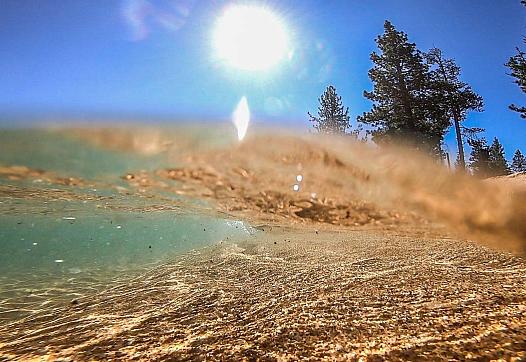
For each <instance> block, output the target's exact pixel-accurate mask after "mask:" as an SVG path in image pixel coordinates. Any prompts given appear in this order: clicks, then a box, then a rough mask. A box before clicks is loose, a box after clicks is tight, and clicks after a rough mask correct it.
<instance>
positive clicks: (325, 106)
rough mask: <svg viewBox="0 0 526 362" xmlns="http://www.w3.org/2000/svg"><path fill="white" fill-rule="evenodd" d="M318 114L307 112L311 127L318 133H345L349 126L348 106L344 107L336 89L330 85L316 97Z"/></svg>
mask: <svg viewBox="0 0 526 362" xmlns="http://www.w3.org/2000/svg"><path fill="white" fill-rule="evenodd" d="M318 101H319V103H320V105H319V107H318V116H317V117H316V116H313V115H312V114H311V113H310V112H309V113H308V115H309V117H310V121H311V122H313V123H314V125H313V127H314V129H315V130H317V131H318V132H319V133H327V134H341V135H343V134H345V132H346V130H347V129H348V128H349V126H350V124H349V108H348V107H347V108H344V107H343V104H342V97H340V96H338V94H337V93H336V89H335V88H334V87H333V86H332V85H330V86H328V87H327V89H326V90H325V92H324V93H323V94H322V96H321V97H320V98H319V99H318Z"/></svg>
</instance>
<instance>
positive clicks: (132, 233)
mask: <svg viewBox="0 0 526 362" xmlns="http://www.w3.org/2000/svg"><path fill="white" fill-rule="evenodd" d="M0 144H1V145H2V152H0V166H3V167H11V166H15V165H17V166H25V167H29V168H31V169H39V170H43V171H45V172H46V173H50V174H52V176H51V178H52V177H55V176H57V177H79V178H83V179H86V180H87V181H85V182H84V183H83V184H81V185H77V186H73V185H61V184H56V183H54V181H53V180H52V179H51V180H50V179H49V177H48V178H47V179H46V177H42V178H39V177H11V176H9V175H6V174H3V175H0V176H1V177H0V251H1V252H0V282H1V284H0V320H2V319H4V320H13V319H17V318H22V317H25V316H28V315H31V313H34V312H36V311H40V310H42V309H43V308H44V309H45V308H47V307H52V306H55V305H56V304H57V303H64V302H70V301H71V300H74V299H75V298H76V297H79V296H85V295H86V294H89V293H94V292H96V291H98V290H100V289H102V288H105V287H108V286H111V285H112V284H114V283H116V282H123V281H124V282H125V280H126V278H132V277H135V276H137V275H140V273H141V272H144V271H145V270H148V268H151V267H153V266H154V265H156V264H158V263H162V262H165V261H167V260H170V259H172V258H173V257H175V256H177V255H179V254H181V253H185V252H188V251H189V250H192V249H199V248H202V247H206V246H208V245H212V244H214V243H218V242H222V241H230V240H237V239H241V238H247V237H249V236H250V235H252V234H253V233H254V230H253V229H252V228H250V226H248V225H246V224H245V223H243V222H241V221H236V220H233V219H229V218H225V217H224V216H220V215H218V214H216V213H214V212H211V211H210V208H209V207H207V203H206V202H205V201H203V200H194V199H190V198H185V197H182V196H178V195H173V194H170V195H167V194H166V193H163V192H149V193H138V192H136V190H132V189H130V188H127V189H124V186H127V185H126V184H125V183H124V182H123V180H122V178H121V176H122V175H124V174H126V173H127V172H129V171H134V170H139V169H150V170H151V169H155V168H158V167H163V166H168V165H171V166H173V164H172V163H170V162H169V161H168V160H166V159H165V158H163V156H162V155H159V154H155V155H151V156H145V155H142V154H138V153H133V152H131V153H126V152H121V151H113V150H111V149H105V148H99V147H97V146H94V145H93V144H90V143H87V142H81V141H79V140H78V139H72V138H68V137H67V136H64V135H63V134H60V133H57V132H49V131H45V130H10V131H2V132H0ZM46 175H47V174H46ZM123 190H124V191H123Z"/></svg>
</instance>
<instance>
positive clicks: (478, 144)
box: [468, 138, 491, 178]
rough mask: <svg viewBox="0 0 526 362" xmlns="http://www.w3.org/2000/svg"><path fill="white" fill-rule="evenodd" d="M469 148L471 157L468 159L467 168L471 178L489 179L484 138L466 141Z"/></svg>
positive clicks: (486, 147) (486, 144)
mask: <svg viewBox="0 0 526 362" xmlns="http://www.w3.org/2000/svg"><path fill="white" fill-rule="evenodd" d="M468 144H469V145H470V146H471V156H470V157H469V167H470V168H471V172H472V173H473V176H476V177H480V178H487V177H490V175H491V173H490V169H489V159H490V157H489V147H488V143H487V141H486V139H485V138H481V139H471V140H468Z"/></svg>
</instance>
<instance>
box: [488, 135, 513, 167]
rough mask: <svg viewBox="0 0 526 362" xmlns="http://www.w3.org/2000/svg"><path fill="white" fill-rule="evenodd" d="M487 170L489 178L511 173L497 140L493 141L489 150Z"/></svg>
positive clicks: (502, 149)
mask: <svg viewBox="0 0 526 362" xmlns="http://www.w3.org/2000/svg"><path fill="white" fill-rule="evenodd" d="M489 170H490V174H491V176H504V175H509V174H510V173H511V171H510V167H509V165H508V161H506V156H505V155H504V147H502V144H501V143H500V142H499V140H498V138H497V137H495V138H494V139H493V143H492V144H491V146H490V148H489Z"/></svg>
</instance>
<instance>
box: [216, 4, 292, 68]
mask: <svg viewBox="0 0 526 362" xmlns="http://www.w3.org/2000/svg"><path fill="white" fill-rule="evenodd" d="M213 37H214V48H215V52H216V56H217V57H218V58H219V59H220V60H222V61H224V62H226V63H227V64H228V65H230V66H233V67H236V68H239V69H244V70H265V69H268V68H270V67H272V66H273V65H275V64H277V63H278V62H279V61H280V60H282V59H283V58H284V57H285V56H286V55H287V53H288V45H289V44H288V41H289V40H288V34H287V30H286V28H285V26H284V25H283V23H282V21H281V20H280V18H279V17H278V16H277V15H276V14H275V13H273V12H272V11H270V10H269V9H266V8H264V7H259V6H248V5H238V6H232V7H229V8H227V9H226V10H225V12H224V13H223V14H222V15H221V17H220V18H219V19H218V21H217V24H216V27H215V31H214V35H213Z"/></svg>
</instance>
